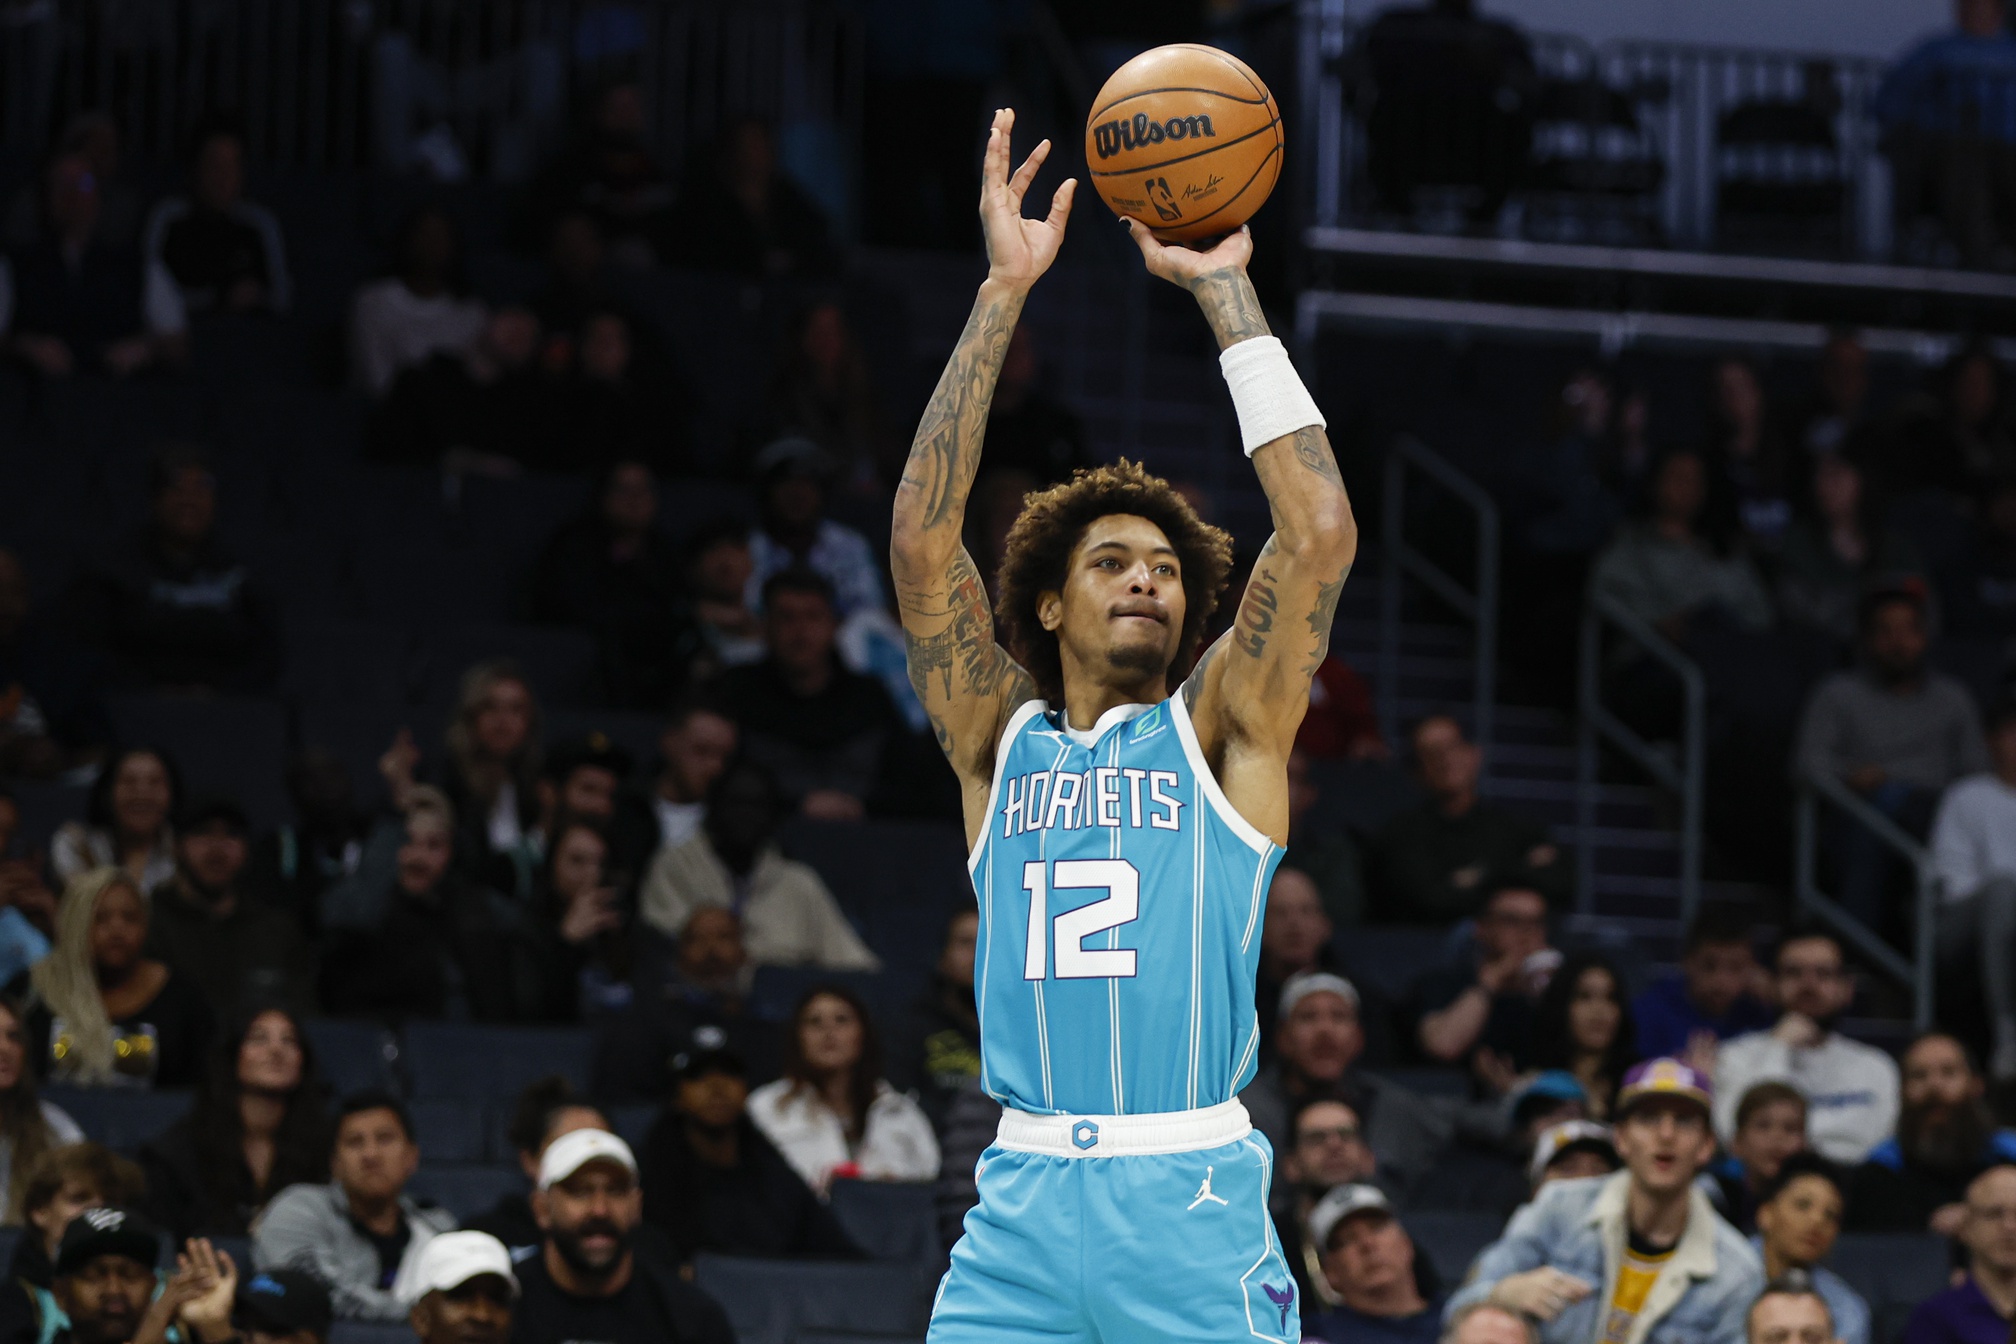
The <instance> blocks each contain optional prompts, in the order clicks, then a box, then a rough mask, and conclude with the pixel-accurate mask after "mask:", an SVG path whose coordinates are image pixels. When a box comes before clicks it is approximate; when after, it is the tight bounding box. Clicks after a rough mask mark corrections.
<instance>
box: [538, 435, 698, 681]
mask: <svg viewBox="0 0 2016 1344" xmlns="http://www.w3.org/2000/svg"><path fill="white" fill-rule="evenodd" d="M657 522H658V482H657V479H656V478H655V477H654V476H653V475H652V474H651V468H650V467H648V466H646V465H645V464H644V463H642V462H639V461H635V460H623V461H619V462H617V463H615V464H614V465H612V466H610V467H609V468H608V469H607V470H606V471H604V472H603V474H602V479H601V482H600V483H599V485H598V487H597V489H596V492H595V506H594V508H593V509H592V510H590V511H589V512H587V513H584V514H583V515H582V516H581V517H579V518H577V519H575V520H574V521H573V522H571V523H568V524H566V525H565V526H564V527H562V528H561V529H560V530H559V531H558V532H556V533H554V534H553V537H552V539H551V540H550V541H548V542H547V543H546V549H545V551H544V552H543V553H542V554H541V555H540V557H539V563H538V564H537V566H536V567H534V569H533V571H532V580H531V588H532V616H533V619H535V620H539V621H544V622H547V623H549V624H553V625H571V626H575V627H577V628H579V629H582V630H586V631H588V632H590V633H591V634H593V635H594V636H595V642H596V646H597V648H598V649H599V651H600V655H601V657H600V667H601V675H602V678H603V681H604V691H605V695H606V698H607V700H608V702H609V703H610V705H612V706H614V707H615V708H618V709H634V710H652V709H658V708H660V707H662V706H664V705H666V704H667V703H669V702H670V701H671V699H672V697H673V695H674V694H675V693H676V692H678V691H679V690H680V689H681V688H682V687H683V686H684V684H685V681H686V677H687V672H688V669H689V668H690V666H691V664H692V661H693V657H694V655H695V654H696V653H697V652H698V650H699V636H698V633H697V632H696V630H695V629H694V625H693V618H692V614H691V610H690V608H689V605H688V603H687V600H686V595H685V579H684V574H683V572H682V571H683V570H684V568H685V566H684V565H683V564H682V562H681V559H680V555H679V551H678V548H677V547H676V546H674V544H673V543H672V542H671V541H670V540H669V539H667V538H666V537H665V535H664V534H663V533H662V532H660V531H658V530H657Z"/></svg>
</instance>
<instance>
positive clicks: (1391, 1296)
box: [1302, 1185, 1442, 1344]
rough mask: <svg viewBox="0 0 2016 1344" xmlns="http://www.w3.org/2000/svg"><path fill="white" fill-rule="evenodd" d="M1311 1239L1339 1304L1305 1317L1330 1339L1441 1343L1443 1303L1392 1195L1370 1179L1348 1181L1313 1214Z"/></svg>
mask: <svg viewBox="0 0 2016 1344" xmlns="http://www.w3.org/2000/svg"><path fill="white" fill-rule="evenodd" d="M1309 1244H1310V1245H1312V1246H1317V1247H1320V1248H1321V1249H1322V1260H1323V1277H1324V1279H1325V1280H1326V1281H1327V1282H1328V1283H1329V1285H1330V1287H1331V1289H1332V1290H1333V1291H1334V1292H1335V1293H1336V1294H1337V1297H1338V1299H1339V1301H1338V1304H1337V1305H1336V1306H1334V1307H1332V1308H1331V1309H1330V1310H1328V1311H1325V1312H1322V1313H1320V1314H1318V1315H1317V1316H1316V1317H1315V1318H1314V1319H1313V1320H1306V1321H1304V1322H1303V1323H1302V1328H1303V1330H1304V1332H1305V1333H1308V1334H1313V1335H1317V1336H1319V1337H1320V1338H1323V1339H1325V1340H1328V1341H1330V1344H1388V1342H1389V1341H1390V1342H1391V1344H1435V1341H1436V1340H1437V1339H1438V1338H1440V1336H1441V1333H1442V1304H1441V1302H1439V1301H1436V1300H1433V1299H1431V1298H1428V1297H1427V1296H1425V1295H1424V1294H1423V1293H1422V1292H1421V1288H1420V1285H1419V1283H1418V1282H1417V1281H1416V1278H1415V1266H1414V1257H1415V1248H1414V1240H1413V1238H1411V1237H1409V1236H1408V1235H1407V1230H1406V1229H1405V1228H1403V1227H1402V1226H1401V1225H1400V1220H1399V1218H1397V1217H1396V1216H1395V1215H1394V1212H1393V1204H1392V1201H1390V1200H1388V1199H1387V1198H1386V1196H1385V1195H1384V1194H1383V1193H1381V1192H1380V1190H1379V1189H1378V1187H1376V1186H1370V1185H1341V1186H1338V1187H1337V1188H1336V1189H1334V1190H1332V1191H1331V1192H1330V1193H1329V1194H1327V1195H1325V1196H1324V1197H1323V1198H1322V1199H1321V1200H1320V1201H1318V1202H1317V1205H1316V1207H1315V1208H1314V1209H1312V1210H1310V1213H1309Z"/></svg>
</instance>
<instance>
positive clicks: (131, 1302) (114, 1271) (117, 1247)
mask: <svg viewBox="0 0 2016 1344" xmlns="http://www.w3.org/2000/svg"><path fill="white" fill-rule="evenodd" d="M160 1253H161V1247H160V1234H159V1233H157V1232H156V1231H155V1230H154V1229H153V1228H152V1227H149V1226H147V1225H146V1224H145V1223H143V1222H141V1221H140V1219H139V1218H138V1217H137V1216H135V1215H134V1214H131V1213H128V1212H127V1211H126V1210H124V1209H103V1208H101V1209H86V1210H85V1211H84V1212H82V1213H80V1214H78V1215H77V1217H75V1218H73V1219H71V1221H70V1225H69V1226H68V1227H67V1228H65V1229H64V1230H63V1243H62V1246H61V1249H59V1250H58V1251H57V1252H56V1279H55V1289H54V1295H55V1301H56V1305H57V1306H58V1307H61V1308H62V1310H63V1314H64V1316H65V1317H67V1318H68V1325H67V1328H66V1327H64V1326H58V1327H57V1328H56V1330H55V1332H54V1334H53V1336H52V1335H49V1334H45V1335H44V1336H43V1338H44V1339H50V1340H52V1341H53V1344H125V1341H127V1340H130V1339H132V1338H133V1336H134V1334H135V1333H136V1332H137V1331H138V1330H139V1329H140V1327H141V1323H142V1319H143V1317H146V1316H147V1315H148V1311H147V1309H148V1306H149V1304H151V1303H152V1302H153V1301H154V1294H155V1288H156V1286H157V1281H156V1279H155V1276H154V1267H155V1264H156V1262H157V1260H158V1259H159V1257H160ZM157 1323H158V1324H161V1325H165V1324H166V1322H165V1321H158V1322H157Z"/></svg>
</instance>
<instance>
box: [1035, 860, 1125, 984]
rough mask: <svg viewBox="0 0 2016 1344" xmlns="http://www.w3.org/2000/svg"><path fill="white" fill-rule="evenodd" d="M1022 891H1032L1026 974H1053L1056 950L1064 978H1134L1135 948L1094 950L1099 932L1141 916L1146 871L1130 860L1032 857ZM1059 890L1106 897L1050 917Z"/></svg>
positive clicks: (1044, 976) (1042, 976)
mask: <svg viewBox="0 0 2016 1344" xmlns="http://www.w3.org/2000/svg"><path fill="white" fill-rule="evenodd" d="M1022 889H1023V890H1024V891H1026V892H1028V893H1029V940H1028V944H1027V946H1026V948H1025V950H1024V953H1023V958H1022V978H1023V979H1024V980H1043V979H1047V978H1048V976H1049V968H1050V963H1051V961H1052V959H1053V958H1052V955H1051V948H1052V947H1053V946H1054V947H1055V948H1056V954H1055V958H1054V960H1055V962H1056V967H1057V978H1058V979H1059V980H1114V979H1122V980H1124V979H1129V978H1131V977H1132V976H1133V975H1134V949H1133V948H1088V947H1086V946H1085V940H1086V939H1087V938H1090V937H1091V936H1092V935H1093V934H1095V933H1104V932H1106V931H1107V930H1108V929H1117V928H1119V927H1120V926H1121V925H1122V924H1131V923H1133V922H1134V921H1135V920H1137V919H1139V918H1140V917H1141V873H1140V871H1139V870H1138V869H1136V868H1135V867H1134V865H1133V864H1131V863H1129V862H1127V860H1125V859H1058V860H1057V861H1056V862H1055V863H1045V862H1043V861H1041V860H1031V861H1030V862H1028V863H1025V864H1023V865H1022ZM1053 891H1103V892H1105V893H1106V899H1104V900H1102V901H1093V902H1091V903H1090V904H1087V905H1081V906H1079V907H1078V908H1076V909H1075V910H1066V911H1065V912H1064V913H1062V914H1060V915H1058V916H1057V917H1056V918H1055V919H1052V918H1051V917H1050V893H1051V892H1053Z"/></svg>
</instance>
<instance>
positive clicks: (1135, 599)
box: [1036, 513, 1186, 675]
mask: <svg viewBox="0 0 2016 1344" xmlns="http://www.w3.org/2000/svg"><path fill="white" fill-rule="evenodd" d="M1185 610H1186V606H1185V602H1184V594H1183V570H1182V565H1181V563H1180V562H1179V561H1178V559H1177V556H1176V550H1175V548H1174V547H1172V546H1171V545H1170V544H1169V538H1168V537H1167V536H1166V535H1164V533H1163V531H1162V529H1161V528H1159V527H1157V526H1155V524H1153V523H1151V522H1149V521H1148V520H1147V519H1146V518H1142V517H1139V516H1137V515H1135V514H1131V513H1117V514H1110V515H1108V516H1107V517H1104V518H1100V519H1097V520H1095V521H1094V522H1093V523H1092V524H1091V526H1089V527H1087V528H1086V529H1085V535H1084V536H1083V537H1081V538H1080V539H1079V542H1078V545H1077V548H1076V549H1075V550H1073V551H1072V552H1071V561H1070V564H1069V566H1068V567H1067V569H1066V571H1065V575H1064V587H1063V591H1061V592H1058V593H1054V594H1052V593H1045V594H1044V595H1043V597H1042V599H1041V600H1040V601H1039V602H1038V604H1037V609H1036V614H1037V618H1038V619H1039V620H1040V621H1041V622H1042V624H1043V628H1044V629H1045V630H1049V631H1052V632H1054V633H1055V634H1056V635H1057V639H1058V642H1059V643H1060V644H1061V645H1062V646H1063V648H1064V651H1065V655H1064V656H1065V666H1067V667H1068V666H1070V665H1071V663H1072V662H1074V661H1075V662H1076V663H1078V664H1079V665H1080V666H1084V667H1094V668H1099V667H1109V668H1113V669H1117V670H1121V671H1125V672H1131V673H1138V674H1142V675H1155V674H1158V673H1164V672H1167V671H1168V668H1169V665H1170V664H1171V663H1173V662H1175V661H1176V655H1177V653H1178V651H1179V646H1180V644H1181V641H1182V638H1183V617H1184V613H1185Z"/></svg>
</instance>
